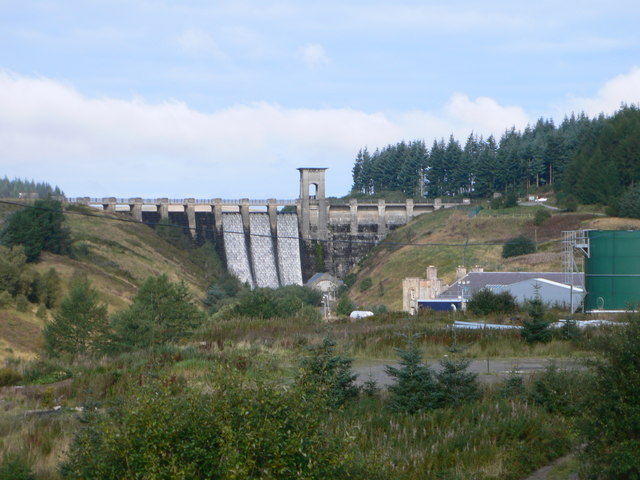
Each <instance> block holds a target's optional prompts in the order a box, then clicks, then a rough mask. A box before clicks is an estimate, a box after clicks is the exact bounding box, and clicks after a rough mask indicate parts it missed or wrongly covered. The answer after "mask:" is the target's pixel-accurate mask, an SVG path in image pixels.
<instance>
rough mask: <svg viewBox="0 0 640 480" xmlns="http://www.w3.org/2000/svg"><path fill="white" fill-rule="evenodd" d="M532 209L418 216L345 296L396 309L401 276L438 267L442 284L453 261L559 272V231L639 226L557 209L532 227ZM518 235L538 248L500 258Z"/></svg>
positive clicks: (367, 264) (373, 257) (376, 253)
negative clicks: (528, 252)
mask: <svg viewBox="0 0 640 480" xmlns="http://www.w3.org/2000/svg"><path fill="white" fill-rule="evenodd" d="M534 214H535V208H532V207H517V208H511V209H503V210H493V211H492V210H482V211H481V212H480V213H479V214H478V215H476V216H473V217H470V216H469V212H468V211H463V210H440V211H438V212H434V213H430V214H424V215H421V216H419V217H417V218H415V219H414V220H413V221H411V222H410V223H409V224H407V225H405V226H403V227H401V228H399V229H397V230H395V231H394V232H393V233H391V234H390V235H389V236H388V237H387V238H386V240H385V241H384V242H382V243H381V244H379V245H378V246H376V247H375V248H374V249H373V250H372V251H371V252H370V254H369V255H368V256H367V258H366V259H365V260H363V261H362V262H361V263H360V265H359V266H358V267H356V270H355V273H357V281H356V283H355V284H354V285H353V287H352V288H351V289H350V291H349V296H350V297H351V298H352V299H353V300H354V302H355V303H356V304H357V305H361V306H370V305H375V304H384V305H386V306H387V307H388V308H389V309H392V310H399V309H401V308H402V279H403V278H405V277H424V276H425V269H426V267H427V266H429V265H434V266H436V267H437V268H438V275H439V277H440V278H441V279H442V280H443V282H444V283H446V284H449V283H451V282H452V281H453V280H455V278H454V277H455V270H456V267H457V266H458V265H466V266H467V268H469V267H472V266H474V265H479V266H482V267H484V269H485V270H488V271H538V272H541V271H559V270H561V269H562V257H561V243H560V240H561V235H562V231H563V230H576V229H582V228H595V229H628V228H629V229H638V228H640V221H639V220H633V219H619V218H603V217H598V216H595V215H593V214H585V213H557V214H554V215H553V217H551V218H550V219H548V220H547V221H546V222H544V224H542V225H540V226H535V225H534V224H533V217H534ZM518 235H524V236H526V237H528V238H531V239H532V240H537V242H538V251H537V252H536V253H533V254H530V255H523V256H519V257H513V258H508V259H504V258H502V256H501V253H502V244H503V243H504V242H505V241H506V240H508V239H510V238H513V237H516V236H518ZM367 278H370V279H371V287H370V288H368V289H367V290H365V291H362V286H361V285H362V282H363V280H365V279H367ZM367 283H368V282H367Z"/></svg>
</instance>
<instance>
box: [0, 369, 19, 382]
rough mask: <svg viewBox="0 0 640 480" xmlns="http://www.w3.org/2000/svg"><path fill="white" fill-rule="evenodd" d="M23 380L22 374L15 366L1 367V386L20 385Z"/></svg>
mask: <svg viewBox="0 0 640 480" xmlns="http://www.w3.org/2000/svg"><path fill="white" fill-rule="evenodd" d="M21 381H22V375H20V373H19V372H16V371H15V370H14V369H13V368H8V367H4V368H0V387H10V386H11V385H18V384H19V383H20V382H21Z"/></svg>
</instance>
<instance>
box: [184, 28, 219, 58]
mask: <svg viewBox="0 0 640 480" xmlns="http://www.w3.org/2000/svg"><path fill="white" fill-rule="evenodd" d="M177 42H178V45H179V46H180V48H181V49H182V51H183V52H185V53H188V54H189V55H197V56H211V57H215V58H224V56H225V55H224V52H223V51H222V50H221V49H220V47H219V46H218V44H217V43H216V41H215V40H214V39H213V38H212V37H211V35H209V34H208V33H207V32H205V31H204V30H200V29H197V28H188V29H186V30H185V31H184V32H182V33H181V34H180V35H179V36H178V38H177Z"/></svg>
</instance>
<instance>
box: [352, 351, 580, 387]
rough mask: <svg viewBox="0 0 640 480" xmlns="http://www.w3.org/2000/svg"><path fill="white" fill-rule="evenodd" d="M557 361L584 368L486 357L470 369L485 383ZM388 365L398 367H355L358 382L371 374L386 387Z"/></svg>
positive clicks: (540, 360)
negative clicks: (386, 368)
mask: <svg viewBox="0 0 640 480" xmlns="http://www.w3.org/2000/svg"><path fill="white" fill-rule="evenodd" d="M427 363H428V365H429V366H430V367H432V368H433V369H434V370H436V371H437V370H439V369H440V364H439V363H438V362H437V361H429V362H427ZM552 363H555V364H556V365H557V366H558V368H561V369H576V368H583V367H582V365H581V364H580V363H579V362H577V361H576V360H568V359H543V358H514V359H510V358H507V359H503V358H500V359H488V360H487V359H484V360H472V361H471V364H470V365H469V371H471V372H475V373H477V374H478V379H479V380H480V381H481V382H483V383H493V382H497V381H500V380H501V379H503V378H504V377H506V376H508V375H510V374H512V373H515V374H518V375H529V374H531V373H533V372H536V371H539V370H544V369H545V368H546V367H547V366H549V365H551V364H552ZM386 365H392V366H394V367H397V366H398V364H397V363H379V364H373V365H367V366H359V367H355V368H354V369H353V370H354V373H356V374H357V375H358V378H357V383H359V384H362V383H364V382H366V381H367V380H368V379H369V376H371V378H372V379H373V380H375V381H376V383H377V384H378V386H380V387H386V386H388V385H389V384H390V383H391V382H392V378H391V377H389V375H387V374H386V372H385V367H386Z"/></svg>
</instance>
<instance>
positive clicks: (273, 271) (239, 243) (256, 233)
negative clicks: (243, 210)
mask: <svg viewBox="0 0 640 480" xmlns="http://www.w3.org/2000/svg"><path fill="white" fill-rule="evenodd" d="M248 226H249V228H248V230H246V229H245V225H244V224H243V221H242V216H241V215H240V214H239V213H223V214H222V229H223V242H224V252H225V256H226V258H227V268H228V269H229V271H230V272H231V273H233V274H234V275H235V276H237V277H238V278H239V279H240V281H241V282H243V283H247V284H249V286H251V287H252V288H255V287H259V288H263V287H268V288H278V287H281V286H285V285H302V268H301V263H300V240H299V237H298V218H297V215H296V214H278V215H277V223H276V232H275V233H276V235H275V237H274V235H273V233H274V232H272V225H271V221H270V219H269V215H268V214H266V213H260V212H251V213H249V225H248Z"/></svg>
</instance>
